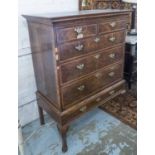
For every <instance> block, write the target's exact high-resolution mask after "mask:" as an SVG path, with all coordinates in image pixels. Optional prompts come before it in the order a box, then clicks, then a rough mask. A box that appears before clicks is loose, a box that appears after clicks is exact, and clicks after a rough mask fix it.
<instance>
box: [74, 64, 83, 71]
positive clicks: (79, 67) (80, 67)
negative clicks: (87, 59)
mask: <svg viewBox="0 0 155 155" xmlns="http://www.w3.org/2000/svg"><path fill="white" fill-rule="evenodd" d="M76 68H77V69H79V70H82V69H83V68H84V64H79V65H77V66H76Z"/></svg>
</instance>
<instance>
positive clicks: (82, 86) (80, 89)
mask: <svg viewBox="0 0 155 155" xmlns="http://www.w3.org/2000/svg"><path fill="white" fill-rule="evenodd" d="M77 89H78V90H79V91H83V90H84V89H85V85H81V86H80V87H78V88H77Z"/></svg>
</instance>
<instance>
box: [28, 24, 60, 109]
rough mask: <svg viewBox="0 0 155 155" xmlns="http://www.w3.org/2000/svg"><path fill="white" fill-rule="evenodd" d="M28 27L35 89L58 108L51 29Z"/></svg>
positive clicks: (32, 25)
mask: <svg viewBox="0 0 155 155" xmlns="http://www.w3.org/2000/svg"><path fill="white" fill-rule="evenodd" d="M28 27H29V34H30V42H31V50H32V58H33V65H34V71H35V77H36V83H37V89H38V91H39V92H41V93H42V94H44V95H45V96H46V97H47V98H48V99H49V100H50V101H51V103H53V104H54V105H55V106H56V107H60V99H59V88H58V78H57V70H56V58H55V53H54V52H55V41H54V33H53V28H52V26H50V25H44V24H39V23H33V22H28Z"/></svg>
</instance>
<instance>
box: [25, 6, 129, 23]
mask: <svg viewBox="0 0 155 155" xmlns="http://www.w3.org/2000/svg"><path fill="white" fill-rule="evenodd" d="M129 12H131V10H126V9H123V10H121V9H105V10H84V11H74V12H61V13H43V14H31V15H23V16H24V17H25V18H26V19H27V20H33V19H40V20H41V19H46V20H50V21H52V22H57V21H60V20H61V21H63V20H64V21H65V20H73V19H77V18H79V17H80V18H81V19H84V18H92V17H97V16H109V15H118V14H119V15H121V14H122V15H123V14H128V13H129Z"/></svg>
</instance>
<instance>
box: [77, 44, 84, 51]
mask: <svg viewBox="0 0 155 155" xmlns="http://www.w3.org/2000/svg"><path fill="white" fill-rule="evenodd" d="M83 47H84V46H83V45H78V46H76V47H75V49H76V50H78V51H81V50H82V49H83Z"/></svg>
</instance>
